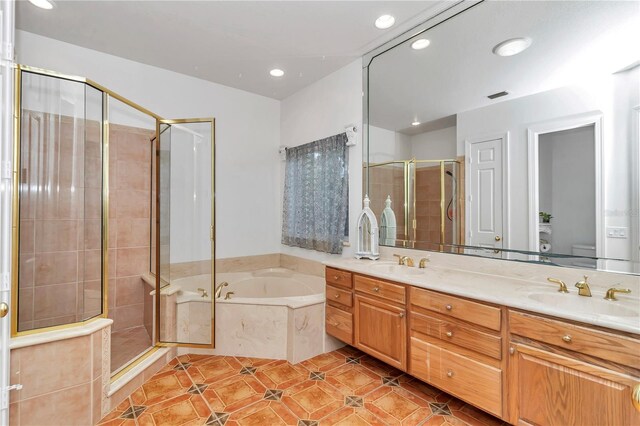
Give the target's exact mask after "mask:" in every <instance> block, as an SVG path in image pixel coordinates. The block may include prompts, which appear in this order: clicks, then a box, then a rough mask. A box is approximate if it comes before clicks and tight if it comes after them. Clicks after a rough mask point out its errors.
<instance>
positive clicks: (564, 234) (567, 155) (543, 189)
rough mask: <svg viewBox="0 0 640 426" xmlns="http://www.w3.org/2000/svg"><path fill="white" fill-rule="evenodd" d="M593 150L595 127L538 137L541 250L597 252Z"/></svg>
mask: <svg viewBox="0 0 640 426" xmlns="http://www.w3.org/2000/svg"><path fill="white" fill-rule="evenodd" d="M595 152H596V150H595V134H594V126H593V125H587V126H583V127H577V128H573V129H568V130H562V131H556V132H549V133H543V134H541V135H539V136H538V208H539V210H540V212H539V217H540V220H539V222H540V223H539V224H538V231H539V235H540V246H539V248H540V252H541V253H545V252H550V251H553V252H556V253H567V254H569V253H570V254H572V255H574V256H586V257H595V256H596V172H595V164H596V157H595ZM567 261H568V262H571V263H570V264H571V265H573V266H579V267H585V268H595V267H596V261H595V260H594V259H568V260H567ZM556 263H563V259H558V260H556Z"/></svg>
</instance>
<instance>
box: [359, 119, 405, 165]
mask: <svg viewBox="0 0 640 426" xmlns="http://www.w3.org/2000/svg"><path fill="white" fill-rule="evenodd" d="M410 142H411V139H410V137H409V136H408V135H405V134H403V133H400V132H395V131H393V130H387V129H383V128H382V127H375V126H369V161H370V162H371V163H386V162H387V161H394V160H399V161H403V160H410V159H411V144H410Z"/></svg>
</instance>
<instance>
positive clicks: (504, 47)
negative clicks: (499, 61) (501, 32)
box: [492, 37, 531, 56]
mask: <svg viewBox="0 0 640 426" xmlns="http://www.w3.org/2000/svg"><path fill="white" fill-rule="evenodd" d="M529 46H531V39H530V38H527V37H518V38H512V39H509V40H505V41H503V42H502V43H498V44H497V45H496V46H495V47H494V48H493V50H492V52H493V53H495V54H496V55H498V56H513V55H517V54H518V53H520V52H522V51H523V50H525V49H526V48H527V47H529Z"/></svg>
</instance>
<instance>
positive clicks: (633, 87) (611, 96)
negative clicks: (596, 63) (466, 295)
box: [457, 67, 640, 259]
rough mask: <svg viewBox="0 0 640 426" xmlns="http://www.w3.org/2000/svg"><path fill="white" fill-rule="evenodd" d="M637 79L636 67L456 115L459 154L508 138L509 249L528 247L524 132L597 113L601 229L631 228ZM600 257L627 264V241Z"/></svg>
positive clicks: (610, 244)
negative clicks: (473, 144)
mask: <svg viewBox="0 0 640 426" xmlns="http://www.w3.org/2000/svg"><path fill="white" fill-rule="evenodd" d="M639 74H640V73H639V68H638V67H636V68H635V69H632V70H630V71H627V72H622V73H617V74H614V75H613V76H610V77H606V78H603V79H602V80H599V81H593V82H591V83H590V84H589V85H586V86H571V87H564V88H560V89H556V90H551V91H548V92H543V93H538V94H535V95H531V96H525V97H522V98H518V99H514V100H512V101H506V102H500V103H497V104H495V105H491V106H488V107H484V108H479V109H476V110H472V111H466V112H461V113H459V114H458V117H457V142H458V154H459V155H461V154H462V153H464V141H465V140H466V139H469V138H474V137H479V136H484V135H495V134H500V133H505V132H507V131H508V132H509V134H510V140H509V165H510V177H509V179H510V193H509V203H510V209H509V215H510V220H511V222H510V226H509V233H510V245H509V246H510V247H511V248H513V249H519V250H526V249H527V247H528V192H527V182H528V176H527V161H528V154H527V128H528V127H529V126H531V125H532V124H535V123H541V122H544V121H548V120H554V119H559V118H561V117H569V116H574V115H578V114H584V113H587V112H601V113H602V114H603V117H604V119H603V129H602V136H603V146H604V159H603V168H604V170H603V180H604V193H605V199H604V209H605V217H604V222H605V223H604V224H603V225H604V226H625V227H630V226H631V220H630V211H631V206H630V200H631V194H630V191H631V189H630V184H631V182H630V176H631V167H632V164H631V161H630V158H631V155H630V153H631V151H632V150H631V143H632V140H631V137H630V135H631V121H630V120H631V117H632V114H631V108H632V107H633V106H635V105H638V103H639V102H640V92H639V90H638V81H639V80H638V76H639ZM635 167H638V165H635ZM590 170H591V169H590ZM585 173H586V168H585ZM589 173H592V171H589ZM636 232H637V231H636ZM603 252H604V254H605V256H606V257H612V258H622V259H624V258H627V259H628V258H629V255H630V240H629V239H612V238H607V239H606V243H605V247H604V251H603Z"/></svg>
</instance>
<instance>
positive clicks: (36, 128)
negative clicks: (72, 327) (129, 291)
mask: <svg viewBox="0 0 640 426" xmlns="http://www.w3.org/2000/svg"><path fill="white" fill-rule="evenodd" d="M85 126H86V132H85ZM22 129H23V130H22V134H21V170H20V203H19V206H20V241H19V245H20V248H19V252H20V257H19V261H20V263H19V268H18V271H19V280H18V282H19V291H18V295H19V309H18V310H19V314H18V315H19V316H18V330H19V331H23V330H28V329H32V328H40V327H47V326H53V325H60V324H66V323H71V322H76V321H81V320H83V319H85V318H89V317H92V316H95V315H97V314H99V313H100V311H101V284H100V283H101V281H100V278H101V277H100V274H101V264H100V261H101V260H100V245H101V240H100V235H101V229H102V224H101V220H100V217H101V216H100V213H101V199H100V194H101V184H102V179H101V169H102V168H101V151H100V125H99V123H97V122H86V123H85V122H84V120H78V119H73V118H72V117H67V116H59V115H52V114H46V113H42V112H34V111H26V110H25V111H23V114H22ZM96 147H97V148H96Z"/></svg>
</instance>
